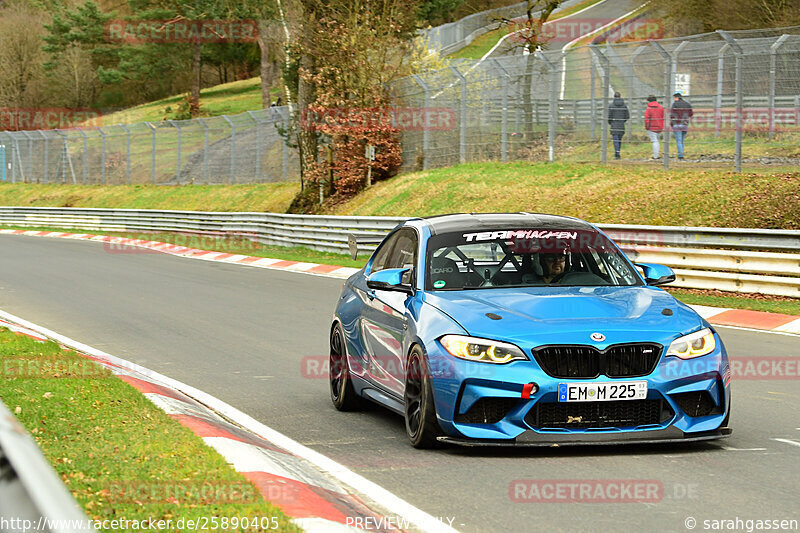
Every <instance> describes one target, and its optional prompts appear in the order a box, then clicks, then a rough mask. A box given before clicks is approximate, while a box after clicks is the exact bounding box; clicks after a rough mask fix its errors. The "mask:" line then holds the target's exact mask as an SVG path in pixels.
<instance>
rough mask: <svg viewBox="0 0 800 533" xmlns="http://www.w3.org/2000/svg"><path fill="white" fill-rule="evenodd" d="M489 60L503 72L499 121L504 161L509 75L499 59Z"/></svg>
mask: <svg viewBox="0 0 800 533" xmlns="http://www.w3.org/2000/svg"><path fill="white" fill-rule="evenodd" d="M491 61H492V63H493V64H494V65H495V66H496V67H497V68H498V69H499V70H500V71H502V73H503V76H502V79H503V81H502V84H503V110H502V117H501V123H500V160H501V161H503V162H506V161H508V79H509V78H510V76H509V74H508V71H507V70H506V69H505V67H504V66H503V64H502V63H501V62H500V61H499V60H497V59H492V60H491Z"/></svg>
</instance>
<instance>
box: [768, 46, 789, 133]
mask: <svg viewBox="0 0 800 533" xmlns="http://www.w3.org/2000/svg"><path fill="white" fill-rule="evenodd" d="M788 38H789V36H788V35H787V34H785V33H784V34H783V35H781V36H780V37H778V40H777V41H775V42H774V43H772V46H770V47H769V139H770V140H772V138H773V137H774V136H775V85H776V83H777V78H778V50H779V49H780V47H781V46H783V43H785V42H786V40H787V39H788Z"/></svg>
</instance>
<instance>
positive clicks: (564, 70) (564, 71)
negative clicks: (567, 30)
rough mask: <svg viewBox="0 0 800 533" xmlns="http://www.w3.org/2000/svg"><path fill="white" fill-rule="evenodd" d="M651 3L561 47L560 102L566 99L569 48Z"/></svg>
mask: <svg viewBox="0 0 800 533" xmlns="http://www.w3.org/2000/svg"><path fill="white" fill-rule="evenodd" d="M649 3H650V2H645V3H644V4H642V5H640V6H639V7H637V8H636V9H634V10H632V11H630V12H628V13H625V14H624V15H622V16H621V17H619V18H618V19H615V20H612V21H611V22H609V23H608V24H606V25H605V26H602V27H600V28H597V29H596V30H594V31H592V32H590V33H587V34H586V35H581V36H580V37H577V38H575V39H573V40H571V41H570V42H568V43H567V44H565V45H564V46H562V47H561V92H559V98H558V99H559V100H563V99H564V91H566V80H567V56H566V51H567V50H568V49H569V48H571V47H572V46H574V45H575V43H577V42H578V41H580V40H581V39H585V38H586V37H589V36H591V35H594V34H595V33H600V32H601V31H603V30H604V29H606V28H608V27H610V26H613V25H614V24H616V23H618V22H619V21H621V20H623V19H626V18H628V17H630V16H631V15H633V14H634V13H636V12H637V11H639V10H640V9H642V8H643V7H644V6H646V5H647V4H649ZM595 5H598V4H595ZM592 7H594V6H592ZM565 18H566V17H565ZM590 60H591V59H590Z"/></svg>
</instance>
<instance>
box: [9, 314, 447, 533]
mask: <svg viewBox="0 0 800 533" xmlns="http://www.w3.org/2000/svg"><path fill="white" fill-rule="evenodd" d="M0 317H2V318H4V319H6V320H8V321H10V322H16V323H17V324H20V325H22V326H25V327H26V328H29V329H32V330H34V331H36V332H38V333H41V334H43V335H45V336H47V337H50V338H51V339H53V340H55V341H57V342H59V343H61V344H63V345H65V346H68V347H70V348H73V349H75V350H77V351H80V352H83V353H85V354H88V355H91V356H94V357H99V358H102V359H105V360H107V361H109V362H111V363H113V364H115V365H119V366H121V367H123V368H128V369H131V370H135V371H136V372H139V373H141V374H143V375H145V376H147V377H149V378H151V379H155V380H158V381H161V382H162V383H164V384H165V385H168V386H169V387H172V388H174V389H177V390H179V391H181V392H183V393H184V394H187V395H189V396H191V397H193V398H195V399H196V400H198V401H199V402H201V403H204V404H205V405H207V406H208V407H210V408H211V409H213V410H214V411H216V412H218V413H220V414H222V415H223V416H225V417H227V418H228V419H230V420H232V421H234V422H236V423H237V424H239V425H241V426H242V427H244V428H246V429H248V430H249V431H252V432H253V433H256V434H258V435H261V436H262V437H264V438H266V439H267V440H269V441H272V442H273V443H275V444H277V445H278V446H280V447H282V448H284V449H285V450H287V451H288V452H290V453H292V454H294V455H296V456H297V457H300V458H302V459H305V460H306V461H308V462H310V463H311V464H313V465H315V466H316V467H317V468H319V469H320V470H322V471H324V472H326V473H327V474H329V475H331V476H333V477H334V478H336V479H338V480H339V481H341V482H342V483H344V484H345V485H347V486H349V487H351V488H353V489H354V490H355V491H356V492H358V493H360V495H361V496H362V497H364V498H365V499H366V500H368V501H369V500H371V501H373V502H375V503H376V504H378V505H380V506H381V507H383V508H384V509H386V510H387V511H390V512H392V513H394V514H395V515H397V516H399V517H403V518H405V519H407V520H408V521H409V522H410V523H412V524H414V525H415V526H417V527H418V528H419V529H420V530H422V531H431V532H442V533H455V532H456V530H455V529H453V528H452V527H450V526H448V525H446V524H444V523H443V522H442V521H440V520H437V519H436V518H434V517H433V516H431V515H429V514H428V513H426V512H424V511H422V510H420V509H417V508H416V507H414V506H413V505H411V504H410V503H408V502H406V501H405V500H403V499H401V498H399V497H397V496H395V495H394V494H392V493H391V492H389V491H388V490H386V489H384V488H383V487H381V486H380V485H378V484H376V483H373V482H372V481H370V480H368V479H367V478H365V477H363V476H360V475H358V474H356V473H355V472H353V471H351V470H350V469H348V468H347V467H345V466H344V465H341V464H339V463H337V462H336V461H334V460H333V459H330V458H328V457H326V456H324V455H322V454H321V453H319V452H316V451H314V450H312V449H311V448H308V447H306V446H303V445H302V444H300V443H299V442H297V441H295V440H294V439H291V438H289V437H287V436H286V435H284V434H283V433H280V432H278V431H276V430H274V429H272V428H271V427H268V426H266V425H264V424H262V423H261V422H259V421H258V420H255V419H254V418H252V417H250V416H249V415H247V414H245V413H243V412H242V411H239V410H238V409H236V408H235V407H233V406H231V405H228V404H227V403H225V402H223V401H222V400H219V399H217V398H215V397H214V396H211V395H210V394H208V393H205V392H203V391H201V390H199V389H196V388H194V387H192V386H190V385H186V384H185V383H182V382H180V381H177V380H175V379H172V378H169V377H167V376H164V375H163V374H159V373H158V372H155V371H153V370H150V369H149V368H145V367H143V366H140V365H137V364H136V363H131V362H130V361H126V360H125V359H120V358H119V357H115V356H113V355H110V354H108V353H106V352H103V351H101V350H98V349H96V348H93V347H91V346H88V345H86V344H83V343H81V342H78V341H76V340H73V339H70V338H69V337H65V336H64V335H61V334H59V333H56V332H54V331H51V330H49V329H47V328H45V327H43V326H39V325H37V324H34V323H33V322H29V321H27V320H25V319H23V318H20V317H18V316H15V315H12V314H11V313H7V312H5V311H3V310H0Z"/></svg>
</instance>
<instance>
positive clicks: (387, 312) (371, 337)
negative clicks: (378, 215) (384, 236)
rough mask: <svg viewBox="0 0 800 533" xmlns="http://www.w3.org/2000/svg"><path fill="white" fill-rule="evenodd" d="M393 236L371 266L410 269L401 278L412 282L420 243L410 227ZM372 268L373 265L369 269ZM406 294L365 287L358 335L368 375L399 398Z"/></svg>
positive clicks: (402, 373) (401, 384)
mask: <svg viewBox="0 0 800 533" xmlns="http://www.w3.org/2000/svg"><path fill="white" fill-rule="evenodd" d="M393 237H394V239H393V242H392V243H391V244H392V247H391V249H390V250H388V255H387V257H386V260H385V261H384V262H383V263H381V264H377V259H379V257H378V256H376V261H375V262H374V263H376V264H375V265H374V267H377V268H379V269H383V268H411V269H412V270H411V272H409V274H407V275H406V279H405V280H404V281H407V282H408V283H409V284H412V285H413V282H414V272H413V267H414V265H415V262H416V258H417V246H418V243H419V239H418V238H417V234H416V232H415V231H414V230H413V229H410V228H405V229H401V230H399V231H398V232H397V234H396V235H395V236H393ZM387 244H389V243H387ZM375 271H376V270H375V268H373V269H372V270H371V272H375ZM409 297H410V296H409V295H408V294H406V293H403V292H397V291H384V290H368V291H367V298H366V302H365V303H366V305H365V306H364V308H363V309H364V311H363V313H362V320H361V334H362V338H363V339H364V345H365V347H366V351H367V368H366V373H367V376H368V377H369V379H370V380H371V381H372V382H373V383H375V384H377V385H379V386H380V387H381V388H383V389H385V390H386V391H388V392H391V393H393V394H394V395H396V396H398V397H402V395H403V390H404V388H405V353H404V350H403V336H404V334H405V332H406V331H407V324H408V323H407V319H406V300H407V299H408V298H409Z"/></svg>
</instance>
